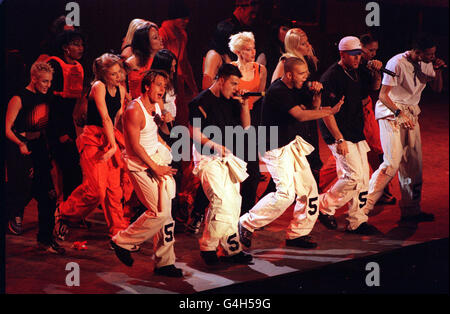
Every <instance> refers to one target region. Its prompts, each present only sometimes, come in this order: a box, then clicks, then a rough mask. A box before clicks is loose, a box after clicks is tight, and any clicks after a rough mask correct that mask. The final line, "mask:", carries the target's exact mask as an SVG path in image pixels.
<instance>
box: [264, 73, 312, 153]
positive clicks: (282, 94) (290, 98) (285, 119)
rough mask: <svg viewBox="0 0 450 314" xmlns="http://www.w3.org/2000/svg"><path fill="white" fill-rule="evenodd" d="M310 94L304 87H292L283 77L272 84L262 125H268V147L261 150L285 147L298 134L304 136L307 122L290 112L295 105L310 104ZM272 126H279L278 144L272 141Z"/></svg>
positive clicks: (268, 92) (265, 105)
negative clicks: (299, 119) (296, 117)
mask: <svg viewBox="0 0 450 314" xmlns="http://www.w3.org/2000/svg"><path fill="white" fill-rule="evenodd" d="M309 99H311V98H310V95H308V94H307V92H306V91H305V90H303V89H301V90H298V89H295V88H292V89H290V88H289V87H287V86H286V84H284V83H283V81H282V80H281V79H277V80H276V81H275V82H273V83H272V85H270V87H269V89H268V90H267V92H266V96H265V97H264V100H263V108H262V121H261V125H262V126H265V127H266V147H265V149H264V147H260V149H261V151H262V152H263V151H268V150H272V149H276V148H280V147H283V146H285V145H287V144H289V143H290V142H291V141H292V140H294V139H295V137H296V136H297V135H300V136H302V134H304V133H305V132H306V131H305V124H304V123H301V122H299V121H298V120H297V119H295V118H294V117H293V116H292V115H291V114H290V113H289V110H291V109H292V108H293V107H295V106H297V105H301V104H305V105H306V104H308V102H309ZM271 126H276V127H278V136H277V140H278V145H276V143H274V142H273V141H271V138H272V137H274V134H272V132H271V128H270V127H271Z"/></svg>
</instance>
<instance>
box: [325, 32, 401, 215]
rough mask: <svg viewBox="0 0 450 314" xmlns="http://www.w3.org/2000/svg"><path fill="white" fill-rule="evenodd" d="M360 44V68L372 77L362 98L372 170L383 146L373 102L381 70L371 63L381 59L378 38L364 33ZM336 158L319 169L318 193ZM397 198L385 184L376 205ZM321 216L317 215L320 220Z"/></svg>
mask: <svg viewBox="0 0 450 314" xmlns="http://www.w3.org/2000/svg"><path fill="white" fill-rule="evenodd" d="M360 41H361V46H362V55H361V69H362V70H363V71H364V70H365V71H369V74H370V75H372V76H373V77H374V79H373V83H372V84H371V85H372V86H366V88H365V89H364V95H366V94H367V97H366V98H364V99H363V101H362V102H363V112H364V136H365V137H366V141H367V144H368V145H369V147H370V152H368V153H367V159H368V161H369V165H370V167H371V168H372V170H373V171H375V170H377V169H378V167H379V166H380V164H381V163H382V162H383V148H382V147H381V141H380V128H379V127H378V122H377V121H376V120H375V113H374V102H375V101H376V100H377V99H378V93H379V90H380V87H381V72H380V71H378V70H376V68H374V67H373V65H377V67H379V66H380V65H382V64H381V61H379V60H375V59H374V58H375V56H376V54H377V50H378V40H377V39H376V38H374V37H373V36H372V35H371V34H364V35H362V36H361V37H360ZM336 178H337V174H336V159H335V158H334V156H333V155H331V156H330V158H328V160H327V162H326V163H325V165H324V166H323V168H322V169H321V171H320V184H319V193H320V192H322V191H324V190H325V189H326V188H327V187H328V186H329V185H330V184H332V183H333V181H334V180H336ZM396 201H397V199H396V198H395V197H394V196H393V195H392V193H391V192H390V189H389V185H387V186H386V188H385V189H384V192H383V196H382V197H381V198H380V199H379V200H378V202H377V204H378V205H393V204H395V203H396ZM321 218H322V216H319V220H321Z"/></svg>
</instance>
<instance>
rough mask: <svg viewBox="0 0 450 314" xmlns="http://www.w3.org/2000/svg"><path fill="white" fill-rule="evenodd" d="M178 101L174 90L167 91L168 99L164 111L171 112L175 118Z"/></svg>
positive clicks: (165, 101)
mask: <svg viewBox="0 0 450 314" xmlns="http://www.w3.org/2000/svg"><path fill="white" fill-rule="evenodd" d="M176 99H177V95H175V91H174V90H170V91H167V94H166V99H165V100H164V109H166V110H167V111H169V113H170V114H171V115H172V117H174V118H175V117H176V115H177V106H176V105H175V100H176Z"/></svg>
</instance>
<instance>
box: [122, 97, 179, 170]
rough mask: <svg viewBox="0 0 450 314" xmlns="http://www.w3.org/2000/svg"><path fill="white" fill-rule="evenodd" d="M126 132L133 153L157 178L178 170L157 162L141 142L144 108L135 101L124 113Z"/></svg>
mask: <svg viewBox="0 0 450 314" xmlns="http://www.w3.org/2000/svg"><path fill="white" fill-rule="evenodd" d="M123 124H124V133H125V137H126V140H127V141H128V143H129V146H130V147H131V150H132V152H131V154H132V155H135V156H136V157H138V158H139V159H140V160H141V161H142V162H143V163H144V164H145V165H146V166H147V167H148V168H149V169H150V170H151V171H152V173H153V174H154V175H155V176H156V177H157V178H162V177H163V176H165V175H169V176H170V175H174V174H175V173H176V172H177V170H176V169H172V167H170V166H161V165H158V164H157V163H155V162H154V161H153V160H152V159H151V158H150V156H149V155H148V154H147V152H146V151H145V149H144V147H142V145H141V144H140V143H139V141H140V132H141V129H142V128H143V127H144V126H145V118H144V113H143V112H142V109H141V108H139V106H136V103H135V102H134V101H133V102H132V103H131V104H130V105H129V106H128V108H127V109H126V110H125V112H124V114H123Z"/></svg>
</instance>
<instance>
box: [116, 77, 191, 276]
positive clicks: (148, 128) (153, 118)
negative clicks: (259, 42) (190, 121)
mask: <svg viewBox="0 0 450 314" xmlns="http://www.w3.org/2000/svg"><path fill="white" fill-rule="evenodd" d="M167 80H168V76H167V74H166V73H164V72H159V71H156V70H152V71H150V72H148V73H147V74H146V75H145V76H144V78H143V80H142V96H140V97H139V98H137V99H135V100H134V101H133V102H132V103H130V104H129V105H128V106H127V108H126V110H125V112H124V116H123V125H124V127H123V129H124V137H125V152H124V155H123V157H124V160H125V163H126V165H127V169H128V171H129V173H130V179H131V182H132V183H133V186H134V189H135V191H136V194H137V196H138V198H139V200H140V201H141V203H142V204H143V205H144V206H145V207H146V208H147V211H146V212H145V213H143V214H142V215H141V216H140V217H139V218H138V219H137V220H136V221H135V222H134V223H132V224H131V225H130V226H128V228H127V229H125V230H121V231H119V232H118V233H117V234H116V235H115V236H114V237H113V238H112V240H111V245H112V247H113V248H114V250H115V253H116V255H117V257H118V258H119V259H120V261H121V262H123V263H124V264H125V265H127V266H132V265H133V259H132V258H131V254H130V250H131V249H132V248H133V247H134V246H135V245H137V246H139V245H141V244H142V243H143V242H144V241H146V240H147V239H149V238H151V237H153V243H154V254H155V264H156V267H155V274H158V275H163V276H169V277H182V276H183V273H182V271H181V269H178V268H176V267H175V266H174V263H175V252H174V247H173V245H174V242H175V238H174V234H173V229H174V226H175V223H174V221H173V219H172V215H171V204H172V199H173V198H174V196H175V180H174V179H173V175H174V174H175V173H176V170H175V169H172V168H171V167H170V166H169V164H170V163H171V162H172V154H171V153H170V148H169V147H168V146H167V145H166V143H165V142H164V141H163V140H162V139H161V137H160V136H159V135H158V124H159V122H160V121H162V120H161V109H160V108H159V106H158V103H161V101H162V97H163V96H164V93H165V90H166V84H167ZM158 117H159V119H158Z"/></svg>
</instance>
